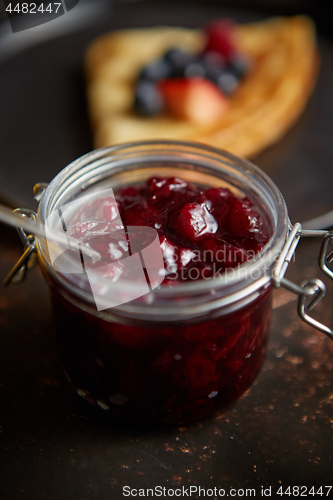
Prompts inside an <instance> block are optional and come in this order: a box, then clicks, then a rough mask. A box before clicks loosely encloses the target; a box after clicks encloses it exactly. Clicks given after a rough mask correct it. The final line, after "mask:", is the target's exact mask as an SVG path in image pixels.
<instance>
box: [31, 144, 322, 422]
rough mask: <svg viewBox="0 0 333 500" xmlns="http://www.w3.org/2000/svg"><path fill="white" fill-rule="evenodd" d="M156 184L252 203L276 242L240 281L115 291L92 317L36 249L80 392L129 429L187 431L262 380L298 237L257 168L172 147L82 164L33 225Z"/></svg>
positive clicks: (81, 292) (115, 151)
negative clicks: (103, 195) (183, 184)
mask: <svg viewBox="0 0 333 500" xmlns="http://www.w3.org/2000/svg"><path fill="white" fill-rule="evenodd" d="M152 176H159V177H179V178H182V179H185V180H186V181H189V182H191V183H193V184H195V185H199V186H203V187H205V188H207V187H220V186H227V187H228V188H230V190H232V191H233V192H235V193H237V194H238V195H240V196H241V197H247V198H249V199H250V200H251V201H252V202H253V204H254V206H255V207H256V210H257V211H258V212H259V213H260V215H261V217H262V219H263V220H264V221H265V223H266V224H267V225H268V226H269V228H270V234H271V237H270V238H269V241H268V242H267V243H266V245H265V246H264V247H263V249H262V250H261V251H260V252H258V253H257V254H256V255H254V257H253V258H252V259H251V260H250V261H248V262H245V263H243V264H241V265H240V266H239V267H238V268H237V272H235V269H231V270H230V272H229V271H228V272H226V273H225V274H224V275H222V276H220V275H219V276H217V277H214V278H212V279H207V280H204V279H203V280H198V281H188V282H182V283H177V285H176V286H173V287H171V288H170V287H166V286H163V285H161V286H158V287H156V288H154V289H150V291H149V293H146V294H144V295H141V296H140V294H137V295H136V296H137V297H138V298H136V299H133V300H129V298H128V297H127V299H126V298H125V299H124V297H126V293H127V292H128V290H129V289H130V291H131V293H132V294H133V289H134V290H135V287H136V286H137V283H136V282H132V283H127V285H126V284H125V285H124V283H117V282H114V283H113V284H112V287H113V290H114V292H115V295H116V296H117V295H119V296H121V297H122V298H123V300H121V301H119V302H120V303H118V304H117V305H115V306H113V307H110V308H106V307H102V308H101V307H99V308H98V307H96V300H95V299H96V297H95V296H94V294H93V293H92V290H91V287H90V284H89V280H88V279H87V275H86V274H84V273H82V274H76V275H73V276H72V277H71V276H68V275H67V276H65V275H63V274H62V273H60V272H58V271H57V270H56V269H55V267H54V265H53V264H52V259H51V257H50V252H49V247H48V245H47V242H46V241H45V240H44V239H41V238H38V239H36V248H37V252H38V257H39V262H40V265H41V268H42V271H43V274H44V276H45V279H46V281H47V283H48V285H49V288H50V295H51V302H52V307H53V311H54V318H55V322H56V332H57V342H58V347H59V353H60V360H61V363H62V366H63V368H64V371H65V373H66V375H67V377H68V378H69V380H70V381H71V382H72V383H73V384H74V386H75V387H76V389H77V392H78V393H79V394H80V395H81V396H83V397H84V398H85V399H87V400H88V401H89V402H91V403H93V404H94V405H96V406H98V407H100V408H101V409H103V410H104V411H106V412H109V413H110V414H112V415H113V416H116V417H120V418H122V419H127V420H134V421H136V422H145V423H147V422H150V421H155V422H164V423H183V422H188V421H192V420H197V419H200V418H203V417H207V416H208V415H211V414H213V413H215V412H217V411H218V410H220V409H221V408H223V407H225V406H226V405H227V404H228V403H230V402H231V401H233V400H235V399H236V398H237V397H239V396H240V395H241V394H242V393H243V392H244V391H245V390H246V389H248V388H249V386H250V385H251V383H252V382H253V380H254V378H255V377H256V375H257V374H258V372H259V370H260V367H261V365H262V363H263V361H264V358H265V352H266V346H267V336H268V331H269V323H270V316H271V298H272V292H273V288H274V285H277V284H280V282H281V280H283V279H284V278H283V271H284V268H285V263H286V262H287V261H288V258H289V257H290V251H291V250H290V249H291V248H293V247H295V244H294V242H295V235H297V234H298V235H299V231H298V228H297V231H296V230H294V234H292V235H291V237H290V234H289V232H290V225H289V221H288V213H287V208H286V205H285V202H284V200H283V197H282V195H281V193H280V192H279V190H278V188H277V187H276V186H275V185H274V183H273V182H272V181H271V180H270V178H269V177H268V176H267V175H266V174H264V173H263V172H262V171H260V169H258V168H257V167H255V166H254V165H252V164H251V163H249V162H248V161H246V160H244V159H240V158H237V157H235V156H233V155H231V154H229V153H227V152H224V151H221V150H216V149H212V148H210V147H207V146H203V145H199V144H195V143H182V142H169V141H149V142H141V143H132V144H123V145H118V146H114V147H109V148H103V149H100V150H97V151H93V152H91V153H89V154H87V155H85V156H83V157H81V158H79V159H78V160H76V161H74V162H73V163H71V164H70V165H69V166H67V167H66V168H65V169H64V170H63V171H61V172H60V173H59V174H58V175H57V176H56V177H55V178H54V179H53V181H52V182H51V183H50V184H49V185H48V186H47V187H46V189H45V190H44V192H43V194H42V196H41V199H40V203H39V207H38V214H37V215H38V219H39V221H40V222H41V223H43V224H46V223H47V221H48V220H49V218H50V216H52V214H54V213H56V212H57V210H59V208H61V207H63V206H65V205H66V204H68V203H70V202H73V201H75V200H79V199H80V197H82V196H83V195H86V194H87V193H89V192H90V191H91V192H93V191H96V190H104V189H106V188H110V187H111V188H113V189H117V187H119V186H124V185H128V186H130V185H133V184H134V185H136V184H138V183H139V184H140V183H142V182H143V181H145V180H146V179H148V178H150V177H152ZM288 235H289V236H288ZM288 241H289V243H288ZM286 242H287V246H286ZM288 256H289V257H288ZM290 287H291V288H293V286H292V285H291V286H290ZM295 287H296V293H300V294H301V291H302V290H305V292H304V294H303V295H304V297H305V299H306V297H308V296H314V295H316V294H317V291H318V283H317V282H316V283H312V285H311V286H308V287H307V288H302V289H300V288H299V287H297V286H296V285H295ZM295 287H294V288H295ZM102 288H103V287H101V290H102ZM300 290H301V291H300ZM100 295H101V296H100V297H99V298H100V300H103V292H102V291H101V293H100ZM131 296H132V295H131ZM133 296H135V294H134V295H133ZM305 299H304V300H303V312H304V308H305ZM304 316H305V314H304ZM305 319H306V318H305ZM323 328H324V327H323ZM325 333H327V332H325Z"/></svg>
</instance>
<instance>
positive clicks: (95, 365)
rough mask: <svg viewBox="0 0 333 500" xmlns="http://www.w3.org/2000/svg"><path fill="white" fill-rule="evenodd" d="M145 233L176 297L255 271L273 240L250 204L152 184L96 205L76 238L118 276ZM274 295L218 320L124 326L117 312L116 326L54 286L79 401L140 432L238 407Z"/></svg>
mask: <svg viewBox="0 0 333 500" xmlns="http://www.w3.org/2000/svg"><path fill="white" fill-rule="evenodd" d="M146 225H148V226H151V227H153V228H154V229H155V230H156V231H157V233H158V238H159V241H160V246H161V249H162V251H163V258H164V265H165V268H166V276H165V278H164V281H163V283H162V285H161V286H169V287H170V286H174V285H175V284H177V283H179V282H180V281H183V280H187V281H188V280H191V279H205V278H206V277H213V276H214V275H215V274H216V272H224V271H225V269H226V268H229V267H235V266H237V265H239V264H241V263H243V262H245V261H248V260H249V259H250V258H251V256H253V254H254V253H256V252H258V251H259V250H260V249H261V248H262V247H263V245H265V243H266V242H267V240H268V238H269V236H270V234H269V233H270V231H269V228H268V227H267V224H266V223H265V222H264V221H263V219H262V218H261V217H260V216H259V213H258V212H257V211H256V210H255V208H254V206H253V204H252V203H251V201H250V200H248V199H246V198H244V199H240V198H238V197H236V196H235V195H233V194H232V193H231V191H229V190H228V189H226V188H210V189H204V188H200V187H198V186H194V185H191V184H189V183H187V182H185V181H184V180H182V179H179V178H176V177H174V178H158V177H154V178H151V179H149V180H148V181H147V182H146V183H145V184H144V185H138V186H137V185H133V186H127V187H124V188H121V189H119V190H117V191H116V193H115V198H109V197H104V198H103V197H101V198H98V199H94V200H92V201H91V202H90V203H88V204H85V205H84V206H82V207H81V208H80V209H79V210H78V211H77V213H76V215H75V217H74V219H73V221H72V224H71V226H70V228H69V233H70V234H71V235H72V236H73V237H76V238H79V239H81V241H85V242H87V243H89V244H90V246H91V247H93V248H95V249H97V250H98V251H99V252H100V254H101V256H102V260H103V261H104V262H115V266H116V265H118V263H119V262H121V258H122V256H123V255H125V254H126V251H127V247H126V237H125V236H119V234H123V232H122V229H123V227H124V226H128V227H134V228H135V227H138V226H146ZM115 235H116V236H115ZM90 264H91V266H94V265H96V266H97V267H98V266H100V265H101V262H100V261H98V262H97V263H96V264H95V263H94V262H91V263H90ZM117 269H118V268H116V267H115V269H114V272H115V274H114V275H112V266H111V271H110V272H111V276H110V275H109V276H108V277H111V278H114V277H116V270H117ZM193 270H195V272H194V271H193ZM198 270H199V272H198ZM118 271H119V269H118ZM271 295H272V290H271V286H268V287H265V288H263V289H261V290H259V291H258V293H257V294H256V296H255V298H253V300H252V302H250V303H248V304H246V305H243V306H242V307H240V308H238V309H237V308H236V310H235V311H233V312H230V313H228V314H223V315H219V314H218V313H217V312H216V311H214V316H213V317H210V316H209V314H206V315H205V316H204V317H202V318H199V319H198V318H197V319H192V320H188V321H182V322H180V321H179V322H177V321H175V320H174V318H173V319H172V320H171V321H167V322H158V321H155V322H153V321H151V320H149V321H148V320H147V321H144V320H142V319H140V320H133V319H132V320H131V319H128V318H127V320H126V321H124V320H123V318H122V317H121V316H119V317H118V316H117V312H116V311H114V312H113V313H112V315H111V317H110V318H108V317H105V316H103V315H99V314H95V313H93V312H91V311H89V309H88V310H87V309H86V308H85V307H80V305H79V304H78V303H77V300H75V301H74V302H73V301H71V300H69V299H68V297H65V296H63V295H62V294H61V293H60V290H59V288H58V287H57V286H53V287H51V298H52V304H53V310H54V314H55V319H56V323H57V341H58V346H59V352H60V358H61V362H62V365H63V368H64V370H65V372H66V374H67V376H68V378H69V379H70V380H71V381H72V382H73V384H74V386H75V388H76V390H77V391H78V393H79V394H80V395H81V396H83V397H84V398H85V399H87V400H88V401H89V402H91V403H93V404H94V405H96V406H98V407H99V408H101V409H103V410H104V411H106V412H108V413H110V414H111V415H112V416H116V417H119V418H121V419H125V420H131V421H134V422H136V423H140V424H142V423H144V424H146V423H149V422H159V423H167V424H179V423H187V422H190V421H193V420H198V419H201V418H204V417H207V416H209V415H212V414H214V413H215V412H217V411H218V410H220V409H221V408H223V407H225V406H226V405H227V404H229V403H230V402H231V401H233V400H235V399H236V398H237V397H239V396H240V395H241V394H242V393H243V392H244V391H245V390H246V389H248V387H249V386H250V385H251V383H252V382H253V380H254V378H255V377H256V375H257V373H258V372H259V370H260V367H261V365H262V363H263V360H264V357H265V352H266V340H267V333H268V327H269V320H270V312H271ZM171 300H172V299H171ZM146 307H148V308H149V305H146ZM111 312H112V310H111ZM175 314H176V313H175Z"/></svg>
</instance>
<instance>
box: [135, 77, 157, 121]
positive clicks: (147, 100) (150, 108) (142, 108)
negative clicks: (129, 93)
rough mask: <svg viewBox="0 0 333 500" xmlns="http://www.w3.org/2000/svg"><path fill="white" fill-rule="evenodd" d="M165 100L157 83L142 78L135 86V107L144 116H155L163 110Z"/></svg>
mask: <svg viewBox="0 0 333 500" xmlns="http://www.w3.org/2000/svg"><path fill="white" fill-rule="evenodd" d="M163 107H164V102H163V97H162V96H161V94H160V92H159V90H158V88H157V87H156V85H155V84H154V83H152V82H150V81H147V80H140V81H139V82H138V83H137V85H136V88H135V99H134V108H135V110H136V111H137V112H138V113H140V114H141V115H144V116H153V115H156V114H158V113H160V112H161V111H162V110H163Z"/></svg>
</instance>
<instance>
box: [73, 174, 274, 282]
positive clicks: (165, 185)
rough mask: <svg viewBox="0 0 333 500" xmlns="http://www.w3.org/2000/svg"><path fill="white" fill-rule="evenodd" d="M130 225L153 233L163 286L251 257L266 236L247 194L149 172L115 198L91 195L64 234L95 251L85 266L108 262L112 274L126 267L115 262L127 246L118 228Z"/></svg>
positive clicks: (212, 272) (214, 272) (216, 273)
mask: <svg viewBox="0 0 333 500" xmlns="http://www.w3.org/2000/svg"><path fill="white" fill-rule="evenodd" d="M134 226H140V227H142V226H149V227H151V228H153V229H154V230H155V231H156V232H157V233H158V237H159V242H160V247H161V250H162V253H163V261H164V270H165V279H164V282H163V284H164V285H166V284H169V285H172V284H173V283H174V282H179V281H184V280H196V279H208V278H211V277H216V276H219V275H221V274H223V272H224V271H225V270H226V269H229V268H234V267H236V266H238V265H240V264H242V263H244V262H246V261H249V260H251V258H253V256H254V255H255V254H256V253H257V252H259V251H260V250H261V249H262V248H263V246H264V245H265V244H266V243H267V241H268V239H269V236H270V234H269V228H268V226H267V223H265V222H264V221H263V219H262V217H261V216H260V215H259V213H258V212H257V211H256V209H255V207H254V206H253V203H252V202H251V201H250V200H249V199H248V198H242V199H241V198H239V197H237V196H235V195H234V194H233V193H232V192H231V191H230V190H229V189H227V188H222V187H221V188H209V189H202V188H200V187H198V186H196V185H192V184H190V183H188V182H186V181H184V180H183V179H180V178H177V177H169V178H160V177H153V178H150V179H148V180H147V181H146V183H145V184H143V185H139V186H136V185H133V186H129V187H124V188H121V189H119V190H118V191H116V192H115V199H114V198H111V197H103V196H101V197H100V198H97V199H95V200H93V201H92V202H90V203H88V204H87V205H84V206H83V207H82V208H81V209H80V210H79V211H78V213H77V214H76V217H75V218H74V220H73V222H72V224H71V226H70V228H69V231H68V234H69V235H71V236H73V237H75V238H76V239H79V240H81V241H83V242H85V243H89V245H90V247H92V248H94V249H95V250H97V251H98V252H99V253H100V254H101V260H98V261H95V262H90V263H88V266H89V267H90V268H98V267H100V266H101V265H102V264H109V263H112V262H114V266H109V267H108V272H109V274H110V276H109V277H111V278H114V279H116V278H117V276H119V272H121V273H123V272H126V270H124V269H120V268H119V261H121V259H123V258H125V257H127V256H128V251H129V249H128V245H127V236H126V233H125V232H124V231H123V229H124V228H132V230H131V231H132V233H134V232H135V231H134V229H133V227H134ZM136 238H137V239H139V238H140V233H139V232H136ZM141 246H144V241H142V242H141Z"/></svg>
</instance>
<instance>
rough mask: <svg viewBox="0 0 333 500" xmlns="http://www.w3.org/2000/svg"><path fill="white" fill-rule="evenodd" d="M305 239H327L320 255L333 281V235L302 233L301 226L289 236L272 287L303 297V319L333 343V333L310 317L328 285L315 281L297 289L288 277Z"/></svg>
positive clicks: (300, 300) (322, 266)
mask: <svg viewBox="0 0 333 500" xmlns="http://www.w3.org/2000/svg"><path fill="white" fill-rule="evenodd" d="M301 237H323V242H322V245H321V248H320V252H319V260H318V262H319V267H320V269H321V270H322V271H323V273H324V274H326V276H328V277H329V278H330V279H331V280H333V271H332V270H331V269H330V268H329V267H328V265H327V264H329V263H331V262H332V261H333V252H331V253H330V254H329V255H327V253H328V245H329V242H330V241H331V240H332V241H333V231H326V230H320V229H318V230H316V229H314V230H302V225H301V224H300V223H299V222H297V223H296V224H295V225H294V226H290V232H289V236H288V238H287V240H286V243H285V245H284V247H283V249H282V250H281V252H280V254H279V256H278V258H277V260H276V266H275V268H274V272H273V276H272V283H273V286H274V288H279V287H280V286H282V287H283V288H285V289H286V290H289V291H290V292H293V293H295V294H296V295H299V298H298V307H297V311H298V314H299V316H300V317H301V319H302V320H303V321H304V322H305V323H307V324H309V325H311V326H312V327H314V328H316V329H317V330H319V331H321V332H322V333H324V334H325V335H327V336H328V337H329V338H330V339H331V340H333V330H331V328H329V327H328V326H325V325H324V324H323V323H321V322H320V321H317V320H316V319H315V318H313V317H312V316H310V314H309V311H311V310H312V309H313V308H314V307H315V306H316V305H317V304H318V302H319V301H320V300H321V299H322V298H323V297H324V295H325V293H326V287H325V284H324V283H323V282H322V281H321V280H320V279H318V278H312V279H310V280H306V281H303V282H302V283H301V284H300V285H297V284H296V283H294V282H292V281H290V280H288V279H286V278H285V277H284V276H285V273H286V271H287V269H288V266H289V264H290V261H291V259H292V257H293V255H294V253H295V251H296V248H297V245H298V243H299V241H300V239H301Z"/></svg>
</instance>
